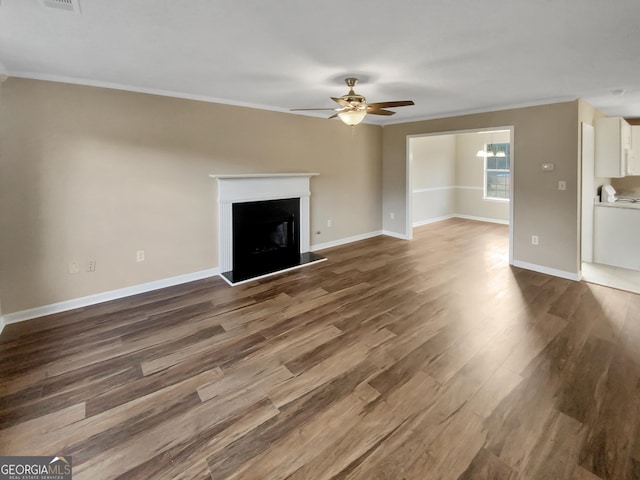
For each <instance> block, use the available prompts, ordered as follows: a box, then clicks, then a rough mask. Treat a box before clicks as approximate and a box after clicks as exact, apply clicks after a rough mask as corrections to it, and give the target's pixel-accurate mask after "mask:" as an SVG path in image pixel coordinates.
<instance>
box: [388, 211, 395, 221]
mask: <svg viewBox="0 0 640 480" xmlns="http://www.w3.org/2000/svg"><path fill="white" fill-rule="evenodd" d="M389 218H390V219H391V220H394V219H395V218H396V214H395V213H394V212H391V213H390V214H389Z"/></svg>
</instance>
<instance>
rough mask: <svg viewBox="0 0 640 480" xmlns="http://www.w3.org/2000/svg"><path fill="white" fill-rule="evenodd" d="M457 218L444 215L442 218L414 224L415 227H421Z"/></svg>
mask: <svg viewBox="0 0 640 480" xmlns="http://www.w3.org/2000/svg"><path fill="white" fill-rule="evenodd" d="M453 217H455V215H443V216H442V217H435V218H427V219H426V220H420V221H418V222H413V226H414V227H421V226H423V225H429V224H430V223H436V222H441V221H443V220H449V219H450V218H453Z"/></svg>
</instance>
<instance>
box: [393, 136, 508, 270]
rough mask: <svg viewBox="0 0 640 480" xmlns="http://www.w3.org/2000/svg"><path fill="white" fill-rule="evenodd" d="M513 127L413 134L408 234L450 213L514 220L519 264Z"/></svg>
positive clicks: (504, 221)
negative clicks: (514, 193)
mask: <svg viewBox="0 0 640 480" xmlns="http://www.w3.org/2000/svg"><path fill="white" fill-rule="evenodd" d="M513 136H514V128H513V126H506V127H495V128H483V129H474V130H462V131H451V132H439V133H430V134H421V135H409V136H407V170H406V171H407V180H406V185H407V191H406V196H407V197H406V212H405V218H406V226H405V232H406V233H405V236H406V238H407V239H411V238H413V229H414V228H417V227H420V226H422V225H426V224H429V223H433V222H438V221H442V220H446V219H449V218H466V219H470V220H477V221H483V222H492V223H500V224H504V225H508V226H509V227H508V230H509V263H513V201H512V199H513V172H514V156H515V152H514V148H513Z"/></svg>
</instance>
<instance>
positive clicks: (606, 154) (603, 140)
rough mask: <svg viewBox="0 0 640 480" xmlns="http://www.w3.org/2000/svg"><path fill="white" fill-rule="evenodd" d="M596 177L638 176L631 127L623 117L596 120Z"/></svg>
mask: <svg viewBox="0 0 640 480" xmlns="http://www.w3.org/2000/svg"><path fill="white" fill-rule="evenodd" d="M595 130H596V155H595V157H596V158H595V163H596V168H595V173H596V177H605V178H619V177H624V176H626V175H637V174H638V173H631V172H630V170H629V167H631V170H634V171H635V169H636V168H635V165H634V164H635V162H632V161H631V126H630V125H629V124H628V123H627V122H626V121H625V120H624V118H621V117H611V118H600V119H598V120H596V128H595Z"/></svg>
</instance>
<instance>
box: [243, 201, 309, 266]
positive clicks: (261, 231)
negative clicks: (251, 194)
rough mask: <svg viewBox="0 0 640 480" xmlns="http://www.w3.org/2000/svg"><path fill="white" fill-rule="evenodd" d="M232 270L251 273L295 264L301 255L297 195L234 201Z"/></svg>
mask: <svg viewBox="0 0 640 480" xmlns="http://www.w3.org/2000/svg"><path fill="white" fill-rule="evenodd" d="M232 211H233V240H232V242H233V270H234V272H235V273H236V275H240V276H246V277H247V278H250V277H252V276H257V275H262V274H264V273H268V272H274V271H278V270H282V269H283V268H289V267H292V266H294V265H296V264H297V263H298V261H299V257H300V236H299V234H298V232H299V230H300V199H299V198H287V199H282V200H265V201H261V202H244V203H234V204H233V207H232Z"/></svg>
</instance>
